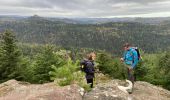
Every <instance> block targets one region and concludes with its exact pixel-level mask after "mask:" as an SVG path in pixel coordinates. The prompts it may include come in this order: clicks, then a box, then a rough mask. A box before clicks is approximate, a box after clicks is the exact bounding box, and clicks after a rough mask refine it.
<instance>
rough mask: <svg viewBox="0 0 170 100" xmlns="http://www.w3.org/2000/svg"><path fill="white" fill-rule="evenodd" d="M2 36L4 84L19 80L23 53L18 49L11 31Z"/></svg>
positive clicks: (0, 54)
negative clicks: (18, 69) (19, 68)
mask: <svg viewBox="0 0 170 100" xmlns="http://www.w3.org/2000/svg"><path fill="white" fill-rule="evenodd" d="M0 35H1V39H0V40H1V43H0V44H1V46H0V49H1V50H0V51H1V52H0V73H1V74H0V81H1V82H3V81H6V80H9V79H12V78H17V75H18V72H17V66H18V64H19V60H20V55H21V53H20V51H19V49H18V48H17V45H16V38H15V35H14V34H13V33H12V32H11V31H9V30H7V31H5V32H4V33H2V34H0Z"/></svg>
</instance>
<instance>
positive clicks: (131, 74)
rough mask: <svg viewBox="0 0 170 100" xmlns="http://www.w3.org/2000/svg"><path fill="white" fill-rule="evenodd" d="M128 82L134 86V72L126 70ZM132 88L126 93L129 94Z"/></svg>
mask: <svg viewBox="0 0 170 100" xmlns="http://www.w3.org/2000/svg"><path fill="white" fill-rule="evenodd" d="M128 80H130V81H131V82H132V84H133V86H134V71H133V70H129V69H128ZM133 86H132V89H129V90H128V92H129V93H130V94H131V93H132V91H133Z"/></svg>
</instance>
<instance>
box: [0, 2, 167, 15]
mask: <svg viewBox="0 0 170 100" xmlns="http://www.w3.org/2000/svg"><path fill="white" fill-rule="evenodd" d="M34 14H37V15H39V16H44V17H45V16H46V17H47V16H48V17H107V18H111V17H168V16H170V0H0V15H22V16H32V15H34Z"/></svg>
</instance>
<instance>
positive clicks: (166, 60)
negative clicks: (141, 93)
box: [158, 51, 170, 90]
mask: <svg viewBox="0 0 170 100" xmlns="http://www.w3.org/2000/svg"><path fill="white" fill-rule="evenodd" d="M158 68H159V69H160V74H161V75H162V78H163V79H164V83H163V86H164V87H165V88H167V89H169V90H170V51H169V52H166V53H164V54H163V56H162V57H161V58H160V60H159V67H158Z"/></svg>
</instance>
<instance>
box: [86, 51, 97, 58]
mask: <svg viewBox="0 0 170 100" xmlns="http://www.w3.org/2000/svg"><path fill="white" fill-rule="evenodd" d="M95 55H96V54H95V52H91V53H89V54H87V59H88V60H93V59H92V57H93V56H95Z"/></svg>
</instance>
